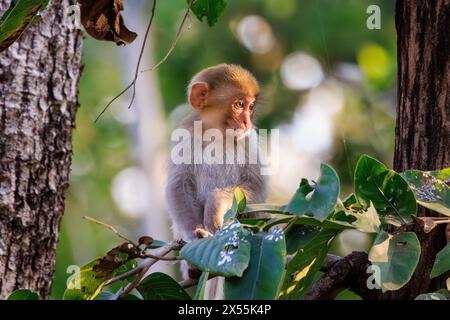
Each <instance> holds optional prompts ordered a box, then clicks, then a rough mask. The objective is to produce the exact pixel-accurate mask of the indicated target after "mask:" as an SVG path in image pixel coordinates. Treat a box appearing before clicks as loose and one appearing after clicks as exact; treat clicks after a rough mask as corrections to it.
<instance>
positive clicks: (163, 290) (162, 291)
mask: <svg viewBox="0 0 450 320" xmlns="http://www.w3.org/2000/svg"><path fill="white" fill-rule="evenodd" d="M137 290H138V291H139V293H140V294H141V295H142V297H143V298H144V300H191V297H190V296H189V294H188V293H187V292H186V291H185V290H184V289H183V288H182V287H181V286H180V285H179V284H178V282H176V281H175V280H174V279H173V278H171V277H170V276H168V275H167V274H165V273H162V272H155V273H151V274H150V275H149V276H147V277H146V278H145V279H144V280H142V282H141V284H140V285H139V286H138V287H137Z"/></svg>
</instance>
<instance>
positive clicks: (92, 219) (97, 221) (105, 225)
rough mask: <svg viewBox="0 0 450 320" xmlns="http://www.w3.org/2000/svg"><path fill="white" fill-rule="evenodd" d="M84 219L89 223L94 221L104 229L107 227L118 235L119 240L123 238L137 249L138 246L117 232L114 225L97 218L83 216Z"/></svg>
mask: <svg viewBox="0 0 450 320" xmlns="http://www.w3.org/2000/svg"><path fill="white" fill-rule="evenodd" d="M83 219H85V220H88V221H92V222H94V223H96V224H98V225H101V226H102V227H105V228H107V229H109V230H111V231H112V232H113V233H114V234H116V235H117V236H118V237H119V238H122V239H123V240H125V241H126V242H128V243H131V244H132V245H134V246H135V247H137V246H138V245H137V244H135V243H134V242H133V241H131V240H130V239H128V238H127V237H125V236H124V235H122V234H120V233H119V231H117V229H116V228H114V227H113V226H112V225H110V224H107V223H105V222H102V221H99V220H97V219H95V218H92V217H89V216H83Z"/></svg>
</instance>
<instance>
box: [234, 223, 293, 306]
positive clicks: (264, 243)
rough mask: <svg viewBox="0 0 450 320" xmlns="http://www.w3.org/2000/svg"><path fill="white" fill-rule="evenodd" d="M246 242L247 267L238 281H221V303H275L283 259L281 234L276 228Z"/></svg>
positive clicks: (251, 235) (252, 236) (237, 278)
mask: <svg viewBox="0 0 450 320" xmlns="http://www.w3.org/2000/svg"><path fill="white" fill-rule="evenodd" d="M247 239H248V241H249V242H250V244H251V253H250V264H249V266H248V268H247V269H246V270H245V272H244V274H243V276H242V277H241V278H239V277H231V278H226V279H225V299H226V300H271V299H275V298H276V296H277V291H278V288H279V285H280V281H281V279H282V277H283V272H284V264H285V259H286V243H285V241H284V236H283V231H282V230H281V228H280V227H278V226H276V227H275V228H274V229H273V230H272V231H271V232H260V233H256V234H249V235H248V236H247Z"/></svg>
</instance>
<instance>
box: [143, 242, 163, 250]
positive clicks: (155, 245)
mask: <svg viewBox="0 0 450 320" xmlns="http://www.w3.org/2000/svg"><path fill="white" fill-rule="evenodd" d="M166 244H167V242H164V241H161V240H153V242H152V243H151V244H149V245H148V246H146V249H158V248H161V247H164V246H165V245H166Z"/></svg>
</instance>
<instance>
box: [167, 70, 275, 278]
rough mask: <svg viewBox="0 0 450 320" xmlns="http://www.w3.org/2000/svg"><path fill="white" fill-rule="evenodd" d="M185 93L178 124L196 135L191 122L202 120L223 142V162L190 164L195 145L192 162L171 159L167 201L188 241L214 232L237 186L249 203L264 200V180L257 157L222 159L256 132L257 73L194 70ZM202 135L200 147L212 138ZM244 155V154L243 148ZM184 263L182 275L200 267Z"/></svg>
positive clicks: (178, 229)
mask: <svg viewBox="0 0 450 320" xmlns="http://www.w3.org/2000/svg"><path fill="white" fill-rule="evenodd" d="M187 92H188V94H187V96H188V97H187V98H188V101H189V103H190V105H191V106H192V108H193V114H192V115H190V116H188V117H187V118H186V119H185V120H184V121H183V122H182V123H181V125H180V126H179V128H183V129H186V130H188V131H189V132H190V133H192V134H191V139H194V134H193V133H194V126H195V123H197V121H201V125H202V130H203V132H205V131H206V130H208V129H216V132H220V133H222V134H223V145H224V149H223V150H224V152H223V154H224V161H223V162H222V163H220V164H218V163H213V164H206V163H204V162H203V163H194V161H193V158H194V151H195V150H194V149H195V148H192V157H191V158H192V162H191V163H188V164H186V163H181V164H175V163H174V162H173V160H171V161H170V163H169V179H168V186H167V200H168V206H169V213H170V216H171V219H172V221H173V228H174V233H175V235H176V237H181V238H182V239H184V240H186V241H192V240H194V239H197V238H203V237H206V236H209V235H211V234H214V232H215V231H216V230H217V229H218V228H220V227H221V226H222V224H223V217H224V215H225V213H226V212H227V211H228V209H230V208H231V206H232V201H233V191H234V189H235V188H236V187H240V188H242V189H243V190H244V192H245V194H246V197H247V202H248V203H252V202H253V203H257V202H264V201H265V199H266V195H267V185H266V179H265V177H264V176H263V175H261V170H260V169H261V166H260V164H259V162H256V163H248V161H245V163H244V164H242V163H241V162H239V163H238V162H236V157H235V158H234V161H233V162H232V163H230V162H226V161H225V155H226V153H227V152H230V145H231V147H232V148H235V147H236V145H237V143H238V141H240V142H242V141H245V142H248V140H249V139H250V137H251V136H252V135H256V131H255V130H254V128H253V123H252V119H253V114H254V112H255V109H256V106H257V99H258V95H259V85H258V82H257V81H256V79H255V77H254V76H253V75H252V74H251V73H250V72H249V71H247V70H246V69H244V68H242V67H240V66H237V65H232V64H220V65H217V66H213V67H209V68H206V69H204V70H202V71H200V72H199V73H197V74H196V75H195V76H194V77H193V78H192V80H191V82H190V83H189V86H188V90H187ZM227 129H228V132H229V131H230V129H231V130H232V131H236V130H237V133H236V135H235V136H234V141H232V143H231V144H229V142H228V143H227V142H226V140H227V137H228V135H226V133H227ZM217 130H218V131H217ZM204 140H205V139H202V145H203V147H205V146H206V145H208V143H211V141H209V142H208V141H204ZM211 140H212V141H213V140H214V139H211ZM192 145H194V143H192ZM244 145H245V146H248V145H249V144H248V143H244ZM234 151H235V153H234V154H237V152H236V150H234ZM245 155H246V157H248V150H247V149H246V151H245ZM246 159H248V158H246ZM183 268H184V270H182V271H183V277H184V278H188V277H190V278H195V277H198V276H199V273H198V271H197V272H195V271H196V270H195V269H194V268H192V267H188V266H187V264H184V267H182V269H183Z"/></svg>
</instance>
